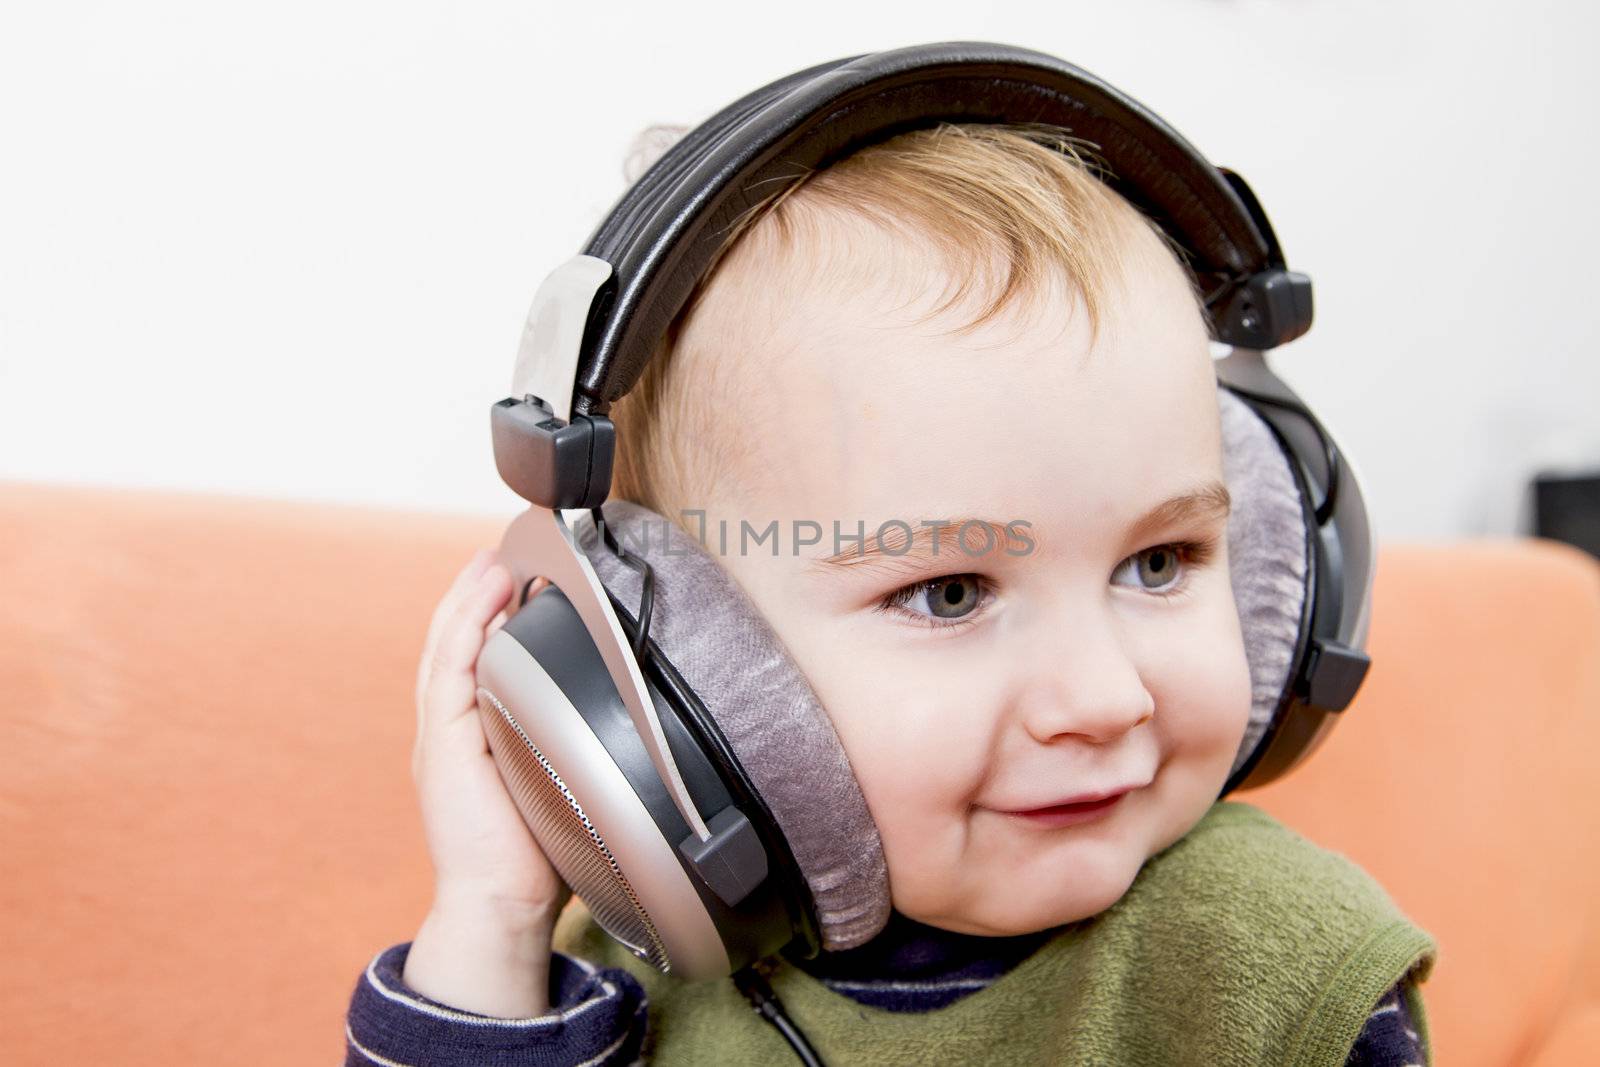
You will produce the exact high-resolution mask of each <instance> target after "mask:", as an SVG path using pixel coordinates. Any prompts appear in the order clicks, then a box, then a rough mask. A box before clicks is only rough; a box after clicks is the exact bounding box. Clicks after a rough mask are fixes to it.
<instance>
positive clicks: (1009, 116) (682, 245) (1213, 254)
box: [574, 41, 1271, 414]
mask: <svg viewBox="0 0 1600 1067" xmlns="http://www.w3.org/2000/svg"><path fill="white" fill-rule="evenodd" d="M939 122H957V123H992V122H1038V123H1046V124H1049V125H1053V126H1059V127H1062V128H1063V129H1065V130H1066V131H1067V132H1068V133H1070V134H1071V135H1072V136H1074V137H1077V138H1079V139H1082V140H1086V141H1088V142H1090V143H1092V144H1093V145H1095V146H1096V153H1097V155H1098V156H1099V157H1100V159H1101V160H1102V161H1103V162H1104V163H1105V164H1106V165H1107V166H1108V167H1109V168H1110V171H1111V175H1110V177H1109V179H1108V181H1109V184H1110V185H1111V186H1112V188H1114V189H1115V190H1117V192H1119V193H1120V194H1121V195H1122V196H1124V197H1125V198H1126V199H1128V200H1129V201H1130V202H1131V203H1132V204H1133V205H1134V206H1135V207H1137V208H1139V210H1141V211H1142V212H1144V213H1145V214H1146V215H1147V216H1149V217H1150V218H1151V219H1152V220H1154V221H1155V222H1157V223H1158V224H1160V225H1161V226H1162V227H1163V228H1164V229H1165V230H1166V231H1167V232H1168V233H1169V234H1170V235H1171V236H1172V237H1173V238H1174V239H1175V240H1176V241H1177V242H1178V243H1179V244H1181V245H1182V246H1183V247H1184V248H1185V249H1186V250H1187V251H1188V253H1189V255H1190V259H1191V262H1190V263H1189V266H1190V269H1191V270H1192V271H1193V273H1194V274H1195V276H1196V278H1197V280H1198V281H1199V283H1200V285H1201V288H1202V291H1203V292H1206V293H1220V292H1221V291H1222V290H1223V289H1225V288H1226V284H1225V283H1226V282H1228V281H1229V280H1238V279H1242V278H1245V277H1248V276H1249V275H1251V274H1254V273H1255V272H1256V271H1258V270H1262V269H1264V268H1265V267H1267V266H1269V265H1271V263H1270V258H1271V253H1270V251H1269V247H1268V243H1267V241H1266V239H1265V238H1264V237H1263V235H1262V233H1261V232H1260V230H1259V229H1258V228H1257V227H1256V225H1255V223H1254V222H1253V221H1252V220H1251V217H1250V214H1249V212H1248V210H1247V209H1246V208H1245V206H1244V205H1243V204H1242V203H1241V202H1240V200H1239V197H1238V195H1237V194H1236V193H1235V192H1234V191H1233V188H1232V187H1231V186H1230V185H1229V184H1228V182H1227V180H1226V178H1224V177H1223V175H1222V172H1221V171H1219V170H1218V169H1217V168H1216V167H1214V166H1212V165H1211V164H1210V163H1209V162H1208V161H1207V160H1206V159H1205V157H1203V156H1202V155H1200V153H1199V152H1198V151H1197V150H1196V149H1195V148H1194V147H1193V146H1192V145H1190V144H1189V143H1188V142H1187V141H1186V140H1184V139H1183V137H1181V136H1180V135H1179V134H1178V133H1177V132H1176V131H1175V130H1173V129H1172V128H1171V127H1169V126H1167V125H1166V124H1165V123H1164V122H1162V121H1161V119H1160V118H1158V117H1157V116H1156V115H1154V114H1153V113H1151V112H1150V111H1148V110H1146V109H1145V108H1144V107H1143V106H1142V105H1140V104H1139V103H1138V102H1137V101H1135V100H1132V99H1130V98H1129V97H1127V96H1125V95H1123V94H1122V93H1120V92H1118V91H1117V90H1116V89H1114V88H1112V87H1111V86H1110V85H1107V84H1106V83H1104V82H1102V81H1100V80H1099V79H1098V78H1096V77H1094V76H1093V75H1092V74H1089V73H1088V72H1086V71H1083V70H1080V69H1079V68H1077V67H1075V66H1073V65H1072V64H1070V63H1067V62H1065V61H1063V60H1060V59H1057V58H1055V57H1054V56H1049V55H1046V54H1044V53H1042V52H1035V51H1032V50H1030V49H1025V48H1016V47H1012V46H1009V45H1002V44H991V43H986V42H976V41H956V42H948V43H944V44H932V45H919V46H915V47H911V48H900V49H894V50H891V51H886V52H876V53H872V54H869V55H861V56H855V57H851V58H849V59H843V60H838V61H836V62H834V63H825V64H821V65H819V66H816V67H812V68H809V69H807V70H804V71H800V72H798V73H796V74H791V75H789V76H788V77H786V78H782V79H780V80H778V81H776V82H773V83H772V84H770V85H768V86H765V87H763V88H762V89H759V90H757V91H756V92H754V93H750V94H748V95H747V96H745V97H742V98H741V99H740V100H738V101H736V102H735V103H733V104H731V105H729V106H728V107H726V108H724V109H723V110H722V111H719V112H718V113H717V114H715V115H713V116H712V117H711V118H710V119H708V120H706V121H705V122H703V123H701V125H700V126H698V127H696V129H695V130H693V131H691V132H690V133H689V134H688V135H686V136H685V137H684V138H683V139H682V140H681V141H679V142H678V143H677V144H675V145H673V146H672V148H671V149H669V150H668V151H667V153H666V154H665V155H664V156H662V158H661V159H659V160H657V161H656V163H655V165H654V166H652V167H651V168H650V169H649V170H648V171H646V172H645V174H644V175H643V176H642V177H641V178H640V180H639V181H638V182H637V183H636V184H635V186H634V187H633V188H632V189H630V190H629V191H628V193H626V194H625V195H624V196H623V198H622V199H621V200H620V201H619V202H618V204H617V205H616V206H615V207H614V208H613V210H612V211H611V213H610V214H609V215H608V216H607V218H606V219H605V220H604V221H603V222H602V223H601V224H600V226H599V228H598V229H596V230H595V232H594V234H593V235H591V237H590V238H589V241H588V244H587V245H586V246H585V248H584V253H585V254H587V255H591V256H595V257H597V258H599V259H603V260H605V261H606V262H607V263H610V264H611V266H612V269H613V276H612V278H611V279H610V281H609V282H608V283H607V288H606V289H605V290H604V292H603V294H602V296H601V298H600V299H599V301H597V305H596V309H595V312H594V316H593V318H592V319H591V322H590V325H589V332H588V335H587V336H586V337H585V340H584V351H583V354H582V356H581V357H580V361H579V365H578V375H577V381H576V383H575V386H576V388H575V395H574V411H575V412H578V413H586V414H600V413H603V412H604V411H606V410H607V409H608V408H609V407H610V405H611V404H612V403H614V402H615V401H616V400H617V399H618V398H620V397H622V396H623V395H625V394H626V393H627V392H628V390H629V389H631V388H632V387H633V385H634V383H635V382H636V381H638V379H639V376H640V374H641V373H643V370H644V365H645V363H646V361H647V360H648V359H649V357H650V355H651V353H652V352H653V351H654V349H655V346H656V345H657V343H658V342H659V341H660V339H661V337H662V336H664V335H665V333H666V330H667V327H668V325H670V323H671V322H672V319H673V318H674V317H675V316H676V315H677V313H678V312H679V310H681V309H682V307H683V304H684V302H685V301H686V300H687V299H688V295H689V293H690V291H691V290H692V289H693V287H694V284H695V282H696V281H698V280H699V278H700V276H701V275H702V274H703V273H704V271H705V270H706V268H707V267H709V266H710V262H711V258H712V256H713V255H715V253H716V250H717V247H718V246H719V245H720V243H721V241H722V238H723V235H724V234H725V233H726V232H727V229H728V227H729V226H730V225H731V224H732V223H733V222H734V221H735V220H736V219H737V218H738V217H739V216H740V215H742V214H743V213H744V212H745V211H746V210H748V209H749V208H750V207H751V206H752V205H753V204H754V203H756V202H757V201H759V200H760V199H761V198H762V197H764V196H766V195H767V194H768V193H770V192H771V191H772V189H773V187H774V184H773V183H774V180H775V179H776V180H777V181H780V182H781V181H784V180H793V179H796V178H798V177H799V176H800V175H801V174H802V173H804V171H805V170H806V169H810V168H819V167H823V166H826V165H827V164H828V163H830V162H832V161H834V160H836V159H839V158H842V157H843V156H846V155H849V154H850V153H851V152H854V151H856V150H857V149H860V148H863V147H865V146H866V145H868V144H872V143H874V142H877V141H881V140H884V139H886V138H889V137H892V136H894V135H895V134H898V133H903V132H906V131H908V130H912V129H917V128H920V127H926V126H932V125H935V124H937V123H939Z"/></svg>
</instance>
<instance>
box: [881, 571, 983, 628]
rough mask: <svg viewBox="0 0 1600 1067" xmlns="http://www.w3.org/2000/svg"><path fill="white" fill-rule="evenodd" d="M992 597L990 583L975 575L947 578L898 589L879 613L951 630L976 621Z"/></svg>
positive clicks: (882, 605) (925, 581)
mask: <svg viewBox="0 0 1600 1067" xmlns="http://www.w3.org/2000/svg"><path fill="white" fill-rule="evenodd" d="M992 596H993V591H992V589H991V588H990V586H989V583H988V582H987V581H986V580H985V579H984V578H983V577H981V576H980V575H976V574H947V575H944V576H943V577H940V578H928V579H924V580H923V581H920V582H913V583H912V584H911V585H908V586H905V587H904V588H902V589H896V590H895V591H894V592H892V593H890V594H889V595H888V596H886V597H884V598H883V599H882V600H881V601H879V602H878V605H877V610H879V611H887V612H891V613H894V614H899V615H901V616H909V617H910V618H911V620H912V621H915V622H918V623H921V624H922V625H924V626H930V627H934V628H935V629H941V630H951V629H956V628H958V627H961V626H965V625H967V624H968V623H970V622H971V621H972V620H973V619H974V618H976V617H977V616H978V615H979V614H980V613H981V612H982V610H983V607H984V606H986V605H987V604H988V602H989V600H990V599H991V598H992Z"/></svg>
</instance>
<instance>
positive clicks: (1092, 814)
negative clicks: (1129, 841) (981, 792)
mask: <svg viewBox="0 0 1600 1067" xmlns="http://www.w3.org/2000/svg"><path fill="white" fill-rule="evenodd" d="M1126 795H1127V793H1126V792H1123V793H1118V794H1116V795H1115V796H1110V797H1106V798H1105V799H1104V800H1092V801H1088V802H1087V803H1083V804H1057V805H1055V806H1053V807H1049V808H1034V809H1032V810H1031V811H1012V812H1007V813H1006V814H1008V815H1014V816H1016V817H1017V818H1019V819H1022V820H1024V821H1026V822H1028V823H1030V824H1032V825H1035V826H1044V827H1057V826H1075V825H1077V824H1078V823H1084V822H1089V821H1091V820H1093V819H1098V818H1100V817H1101V816H1102V815H1105V814H1106V813H1108V812H1109V811H1111V809H1113V808H1115V807H1116V806H1117V803H1118V802H1119V801H1120V800H1122V798H1123V797H1124V796H1126Z"/></svg>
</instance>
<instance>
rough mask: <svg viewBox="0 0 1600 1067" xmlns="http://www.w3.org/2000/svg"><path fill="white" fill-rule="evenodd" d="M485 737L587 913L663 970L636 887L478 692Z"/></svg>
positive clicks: (510, 721) (555, 779) (545, 766)
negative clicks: (586, 908) (635, 892)
mask: <svg viewBox="0 0 1600 1067" xmlns="http://www.w3.org/2000/svg"><path fill="white" fill-rule="evenodd" d="M478 710H479V711H480V712H481V713H482V720H483V725H484V733H485V735H486V736H487V737H488V739H489V747H490V749H491V750H492V751H493V752H494V755H495V762H496V763H498V764H499V766H500V774H501V777H502V778H504V779H505V782H506V786H507V787H508V790H509V791H510V793H511V798H512V800H514V801H515V802H516V805H517V809H518V810H519V811H521V812H522V817H523V819H524V820H526V821H527V823H528V828H529V829H530V830H532V831H533V836H534V839H535V840H536V841H538V842H539V847H540V848H541V849H543V850H544V854H545V855H546V856H547V857H549V859H550V863H551V865H552V866H553V867H555V869H556V870H557V871H558V872H559V873H560V874H561V877H562V879H563V880H564V881H565V882H566V883H567V885H569V886H571V887H572V891H573V892H574V893H576V894H577V895H578V896H579V897H580V898H581V899H582V900H583V902H584V904H585V905H587V906H588V908H589V914H590V915H592V916H594V920H595V922H597V923H599V924H600V928H601V929H602V930H604V931H606V933H608V934H610V935H611V936H612V937H614V938H616V939H617V940H618V941H621V942H622V943H623V944H624V945H627V946H628V947H629V948H630V949H632V950H633V952H634V954H635V955H637V956H639V957H640V958H641V959H644V960H648V961H649V962H650V964H651V965H652V966H654V967H656V968H658V969H659V970H661V971H662V972H664V973H665V972H668V971H670V969H671V968H670V966H669V963H668V960H667V950H666V946H665V945H663V944H662V943H661V937H660V935H659V934H658V933H656V928H655V924H654V923H652V922H651V921H650V916H649V915H647V914H646V913H645V910H644V908H643V906H641V905H640V903H639V898H638V896H636V895H635V894H634V891H633V887H632V886H631V885H629V884H628V879H627V878H626V877H625V876H624V875H623V873H622V868H621V867H620V866H618V865H617V861H616V858H615V857H614V856H612V855H611V850H610V849H608V848H606V843H605V841H604V840H603V839H602V838H601V837H600V834H599V831H597V830H596V829H595V827H594V824H593V823H591V822H590V821H589V817H588V816H587V815H585V814H584V813H583V807H582V806H581V805H579V803H578V801H577V798H575V797H574V796H573V795H572V791H571V790H569V789H568V788H567V785H566V783H565V782H563V781H562V780H561V776H560V775H559V774H557V773H556V769H555V768H554V767H552V766H551V765H550V761H549V760H548V759H546V758H545V755H544V753H543V752H540V751H539V748H538V746H537V745H535V744H534V743H533V741H532V740H531V739H530V738H529V737H528V735H527V733H526V732H524V731H523V729H522V726H521V724H520V723H518V722H517V719H516V716H514V715H512V714H511V712H510V710H508V709H507V708H506V706H505V705H504V704H502V703H501V702H500V700H499V698H497V697H496V696H495V695H494V694H493V693H491V692H490V691H489V690H488V689H485V688H484V687H482V686H479V687H478Z"/></svg>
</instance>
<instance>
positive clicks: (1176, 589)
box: [1111, 538, 1217, 597]
mask: <svg viewBox="0 0 1600 1067" xmlns="http://www.w3.org/2000/svg"><path fill="white" fill-rule="evenodd" d="M1216 547H1217V543H1216V541H1215V540H1212V539H1209V538H1208V539H1206V540H1201V541H1170V542H1168V543H1167V544H1164V545H1156V546H1154V547H1152V548H1147V549H1145V550H1143V551H1142V552H1135V553H1134V554H1133V555H1131V556H1129V557H1128V558H1127V559H1125V560H1123V561H1122V562H1121V563H1120V564H1118V565H1117V569H1116V570H1114V571H1112V572H1111V577H1112V580H1113V581H1114V582H1115V579H1116V577H1117V575H1119V574H1121V573H1122V572H1123V570H1125V569H1127V568H1128V567H1129V566H1130V565H1131V567H1132V568H1133V572H1134V575H1135V576H1136V578H1137V579H1138V583H1137V584H1136V586H1135V588H1138V589H1141V590H1143V591H1144V592H1147V593H1153V594H1155V595H1156V596H1159V597H1173V596H1178V595H1179V594H1181V593H1183V592H1185V591H1186V590H1187V589H1188V587H1189V578H1190V575H1191V574H1192V573H1193V572H1194V570H1195V568H1197V567H1203V566H1205V564H1206V563H1207V562H1208V561H1209V560H1210V559H1211V557H1212V555H1213V553H1215V551H1216ZM1146 581H1149V582H1151V583H1153V584H1146ZM1116 584H1119V585H1120V584H1123V583H1120V582H1117V583H1116Z"/></svg>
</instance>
